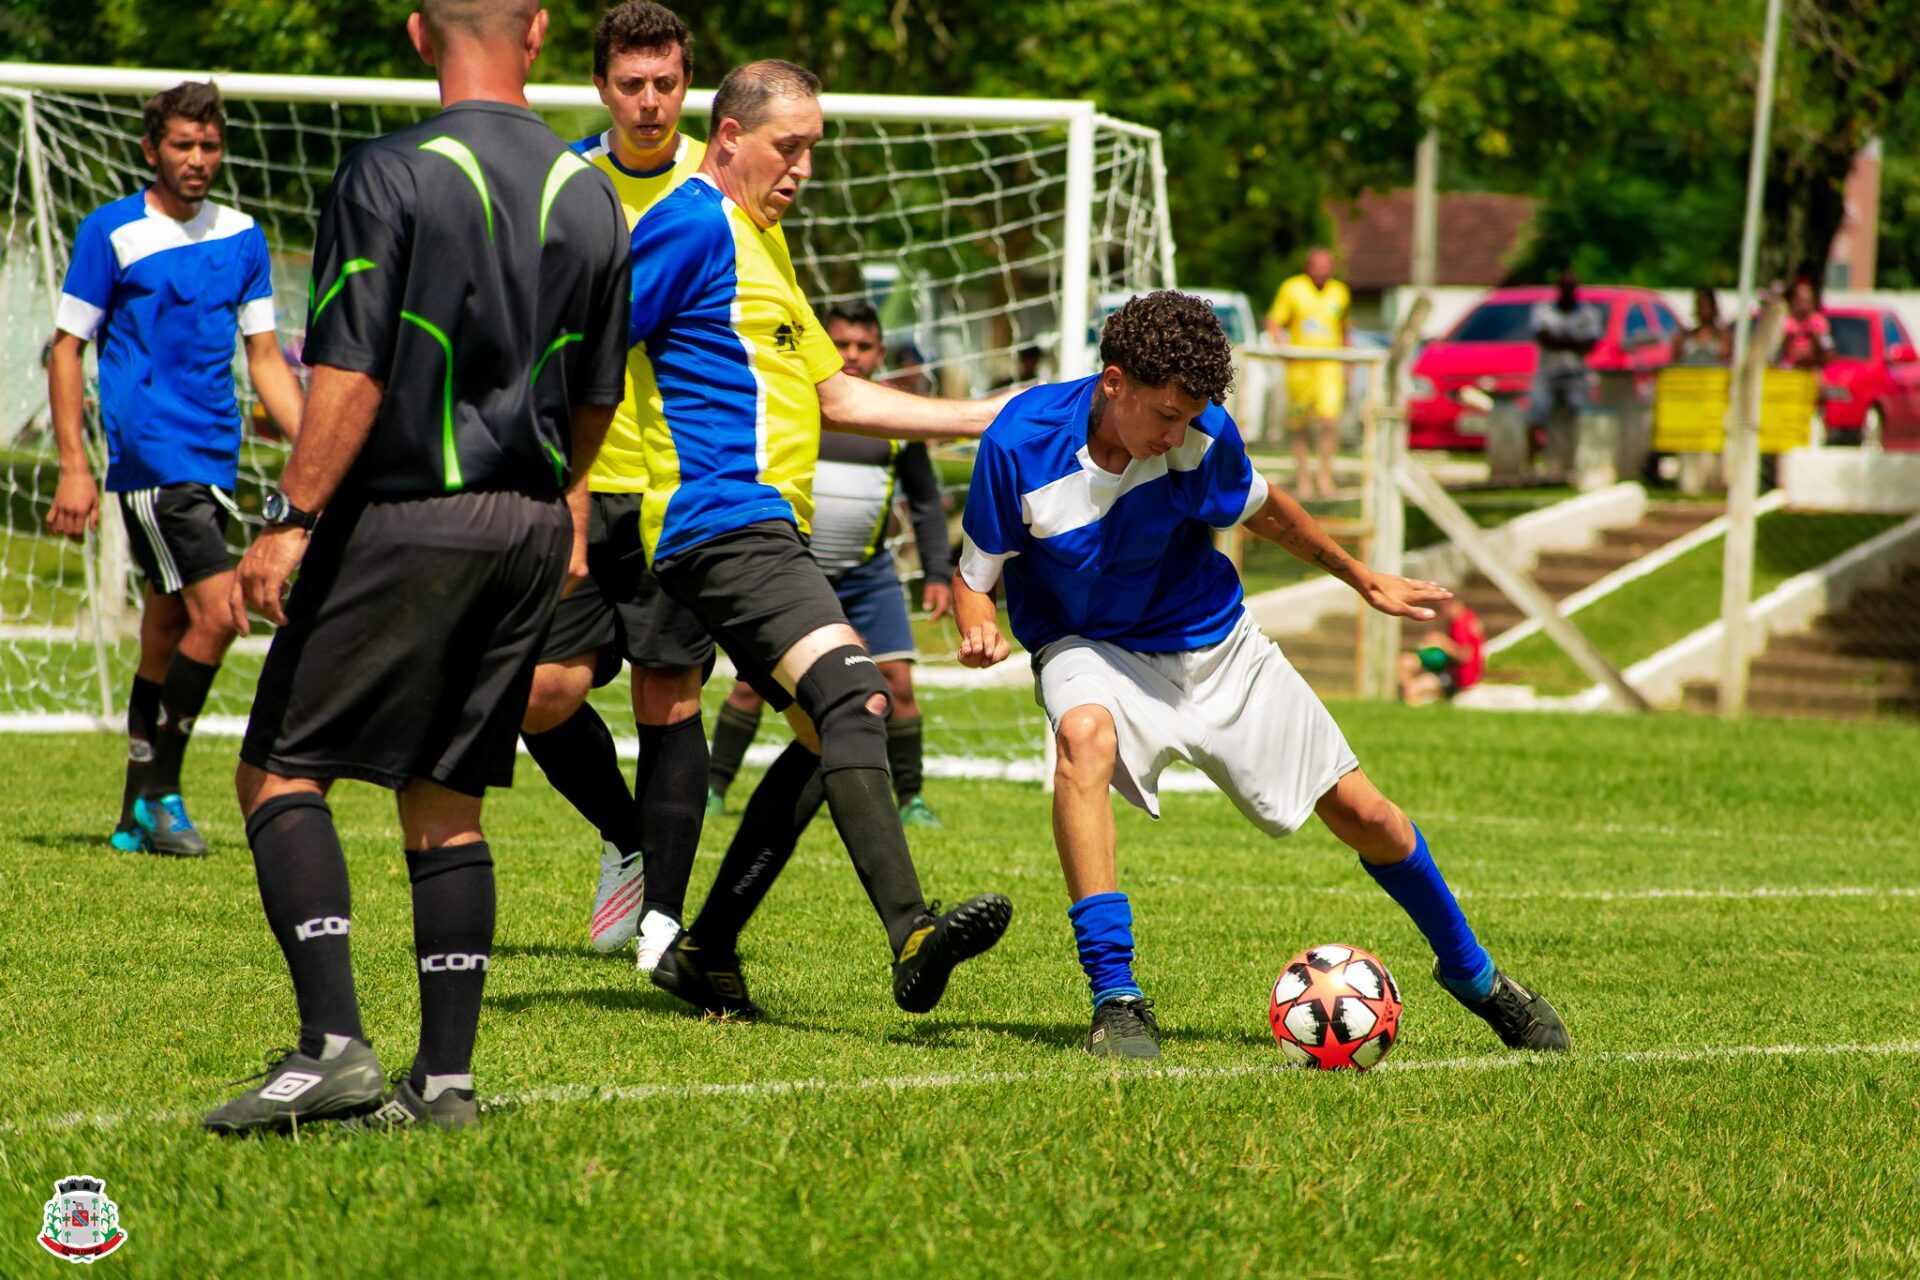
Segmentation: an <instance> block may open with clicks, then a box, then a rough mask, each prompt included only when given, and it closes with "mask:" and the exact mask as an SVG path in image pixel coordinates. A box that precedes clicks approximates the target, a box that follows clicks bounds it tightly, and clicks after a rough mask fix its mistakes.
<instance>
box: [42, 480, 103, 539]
mask: <svg viewBox="0 0 1920 1280" xmlns="http://www.w3.org/2000/svg"><path fill="white" fill-rule="evenodd" d="M47 527H48V528H49V529H51V530H53V531H54V532H55V533H57V534H60V535H62V536H64V537H68V538H72V539H73V540H74V541H76V542H78V541H79V540H80V539H81V538H83V537H85V536H86V533H87V530H89V529H98V528H99V527H100V490H99V489H98V488H96V487H95V486H94V483H93V477H92V476H90V475H88V474H87V473H86V472H84V471H62V472H61V473H60V483H59V484H57V485H55V486H54V489H53V510H51V511H49V512H47Z"/></svg>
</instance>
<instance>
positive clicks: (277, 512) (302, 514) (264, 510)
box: [260, 489, 320, 533]
mask: <svg viewBox="0 0 1920 1280" xmlns="http://www.w3.org/2000/svg"><path fill="white" fill-rule="evenodd" d="M260 514H262V515H263V516H265V517H266V518H267V527H268V528H273V527H276V526H278V525H286V524H290V525H294V526H295V527H297V528H300V529H304V530H305V531H306V532H308V533H312V532H313V526H314V525H316V524H319V523H320V517H319V516H317V515H315V514H313V512H311V511H302V510H301V509H300V508H298V507H296V506H294V505H293V504H292V503H291V502H288V501H287V495H286V494H284V493H282V492H280V491H279V490H278V489H274V490H271V491H270V492H269V493H268V494H267V501H266V504H265V505H264V506H262V507H261V509H260Z"/></svg>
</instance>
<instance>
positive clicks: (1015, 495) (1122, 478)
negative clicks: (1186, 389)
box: [960, 376, 1267, 653]
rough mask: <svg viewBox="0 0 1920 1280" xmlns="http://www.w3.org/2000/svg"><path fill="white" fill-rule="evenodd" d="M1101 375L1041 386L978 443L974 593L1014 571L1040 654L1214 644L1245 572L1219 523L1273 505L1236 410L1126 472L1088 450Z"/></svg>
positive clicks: (971, 498) (1229, 619) (970, 576)
mask: <svg viewBox="0 0 1920 1280" xmlns="http://www.w3.org/2000/svg"><path fill="white" fill-rule="evenodd" d="M1098 383H1099V378H1098V376H1094V377H1089V378H1082V379H1080V380H1079V381H1076V382H1064V383H1058V384H1055V385H1052V386H1044V387H1035V388H1034V389H1033V390H1031V391H1026V392H1023V393H1022V394H1020V395H1018V396H1016V397H1015V398H1014V399H1013V400H1011V401H1010V402H1008V404H1007V405H1006V407H1005V408H1003V409H1002V410H1001V411H1000V414H999V416H998V417H996V418H995V419H994V421H993V425H992V426H991V427H989V428H988V429H987V433H986V435H984V436H983V437H981V440H980V453H979V456H978V458H977V459H976V460H975V462H974V469H973V481H972V485H971V487H970V489H969V490H968V494H967V507H966V512H965V513H964V515H963V516H962V518H961V527H962V529H963V530H964V531H965V533H966V549H965V553H964V555H963V557H962V559H961V564H960V573H961V575H962V576H963V577H964V578H965V579H966V582H967V585H968V586H970V587H972V588H973V589H974V590H975V591H990V590H992V589H993V587H994V586H995V584H997V583H998V582H999V581H1000V580H1001V579H1002V578H1003V577H1004V578H1005V579H1006V584H1007V607H1008V610H1009V613H1010V614H1011V618H1012V622H1013V634H1014V635H1015V636H1016V637H1017V638H1018V639H1019V641H1020V643H1021V644H1023V645H1025V646H1026V648H1027V649H1028V651H1029V652H1034V653H1037V652H1039V650H1040V649H1041V648H1042V647H1044V646H1045V645H1048V644H1051V643H1052V642H1053V641H1055V640H1060V639H1064V638H1065V637H1067V636H1082V637H1085V638H1086V639H1089V640H1105V641H1109V642H1111V643H1113V644H1116V645H1119V646H1121V647H1122V648H1126V649H1132V650H1136V651H1138V652H1141V653H1172V652H1178V651H1182V650H1188V649H1199V648H1202V647H1204V646H1206V645H1210V644H1216V643H1218V642H1219V641H1220V640H1222V639H1224V638H1226V636H1227V635H1228V633H1230V632H1231V631H1232V630H1233V627H1234V624H1235V622H1236V621H1237V620H1238V619H1239V617H1240V614H1241V608H1240V601H1241V590H1240V576H1239V574H1238V573H1236V572H1235V571H1234V568H1233V563H1232V562H1231V561H1229V560H1228V559H1227V558H1226V557H1225V556H1223V555H1221V554H1220V553H1219V552H1218V551H1216V550H1214V547H1213V532H1214V530H1216V529H1230V528H1232V527H1233V526H1235V525H1237V524H1239V523H1241V522H1242V521H1244V520H1246V519H1247V518H1249V517H1250V516H1252V515H1253V514H1254V513H1255V512H1256V511H1258V510H1259V509H1260V507H1261V505H1262V504H1263V503H1265V502H1266V500H1267V482H1266V480H1265V479H1264V478H1263V477H1261V476H1260V475H1259V474H1258V473H1257V472H1256V471H1255V470H1254V468H1253V463H1252V461H1251V460H1250V459H1249V458H1248V457H1247V449H1246V445H1245V443H1244V442H1242V440H1241V439H1240V430H1239V428H1238V427H1236V426H1235V425H1234V422H1233V419H1232V418H1231V417H1230V416H1229V415H1228V414H1227V411H1226V410H1225V409H1223V408H1221V407H1220V406H1219V405H1208V406H1207V408H1206V410H1205V411H1204V412H1202V413H1201V414H1200V416H1199V417H1198V418H1196V419H1194V421H1193V424H1192V425H1191V426H1189V427H1188V428H1187V437H1186V440H1185V441H1184V442H1182V444H1181V445H1180V447H1179V448H1177V449H1175V450H1173V451H1171V452H1169V453H1167V454H1164V455H1162V456H1160V457H1157V458H1133V459H1130V460H1129V461H1128V463H1127V467H1126V470H1125V471H1123V472H1120V473H1119V474H1115V473H1113V472H1111V471H1107V470H1105V469H1103V468H1102V467H1100V466H1099V465H1098V464H1096V463H1095V462H1094V460H1093V457H1092V454H1091V453H1090V452H1089V451H1088V448H1087V429H1088V413H1089V410H1090V409H1091V407H1092V404H1093V396H1094V393H1095V388H1096V386H1097V385H1098Z"/></svg>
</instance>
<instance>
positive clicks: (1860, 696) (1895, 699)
mask: <svg viewBox="0 0 1920 1280" xmlns="http://www.w3.org/2000/svg"><path fill="white" fill-rule="evenodd" d="M1719 697H1720V687H1719V685H1718V684H1717V683H1716V682H1714V681H1711V680H1689V681H1688V682H1687V685H1686V689H1685V693H1684V696H1683V701H1682V705H1683V706H1685V707H1686V708H1687V709H1688V710H1690V711H1706V712H1711V711H1714V710H1716V709H1718V706H1719ZM1747 710H1748V711H1749V712H1750V713H1751V714H1753V715H1760V716H1783V717H1808V718H1818V719H1828V720H1864V719H1869V718H1872V717H1875V716H1889V717H1899V718H1903V719H1911V718H1914V717H1920V692H1915V691H1913V690H1879V689H1850V688H1847V687H1845V686H1843V685H1827V684H1808V683H1806V682H1804V681H1799V680H1780V679H1772V678H1769V679H1759V678H1755V679H1753V680H1751V681H1749V682H1748V685H1747Z"/></svg>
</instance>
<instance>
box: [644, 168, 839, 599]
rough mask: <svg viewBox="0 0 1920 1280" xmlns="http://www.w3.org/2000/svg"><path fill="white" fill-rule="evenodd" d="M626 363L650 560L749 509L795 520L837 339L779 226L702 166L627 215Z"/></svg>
mask: <svg viewBox="0 0 1920 1280" xmlns="http://www.w3.org/2000/svg"><path fill="white" fill-rule="evenodd" d="M631 250H632V260H633V304H632V315H631V318H630V324H629V334H628V337H629V340H630V341H631V342H632V344H633V349H632V351H631V353H630V354H629V356H628V360H627V369H628V372H629V373H630V374H631V375H632V383H631V385H632V388H633V390H632V392H631V393H630V394H631V395H632V397H633V400H634V406H635V409H636V411H637V412H636V416H637V417H638V419H639V422H640V445H641V449H642V451H643V453H644V454H645V456H646V471H647V483H646V495H647V496H646V498H645V500H644V501H643V503H642V505H641V508H640V535H641V537H642V539H643V540H644V541H645V544H646V548H647V556H648V559H649V561H652V560H659V559H665V558H666V557H668V556H671V555H674V554H675V553H677V552H680V551H685V550H686V549H687V548H688V547H692V546H697V545H699V544H700V543H702V542H705V541H706V540H708V539H709V538H715V537H718V536H719V535H721V534H723V533H728V532H731V531H732V530H734V529H740V528H744V527H746V526H747V525H749V524H753V523H755V522H757V521H761V520H786V521H790V522H792V523H793V524H795V525H797V526H799V529H800V532H802V533H806V532H807V531H808V527H809V526H808V521H809V518H810V517H811V516H812V514H813V471H814V463H815V461H816V460H817V458H818V457H819V453H820V394H819V392H818V391H817V390H816V388H817V387H818V385H819V384H820V383H822V382H825V381H826V380H827V379H828V378H831V377H832V376H833V375H834V374H836V373H839V372H840V353H839V352H838V351H836V350H834V346H833V343H832V342H830V341H828V339H827V331H826V329H825V328H824V327H823V326H822V325H821V324H820V321H819V320H818V319H817V318H816V317H815V316H814V314H813V308H812V307H811V306H810V305H809V304H808V302H807V298H806V294H804V293H803V292H801V289H800V285H799V282H798V281H797V280H796V279H795V278H794V273H793V260H792V259H791V258H790V257H789V256H788V255H787V241H786V237H785V236H784V235H783V234H782V233H781V231H780V228H779V226H778V225H777V224H776V225H775V226H772V227H766V228H762V227H760V226H758V225H756V224H755V223H754V221H753V220H752V219H751V218H749V217H748V216H747V215H746V212H745V211H744V210H742V209H740V208H739V207H738V206H737V205H735V204H734V203H733V201H731V200H729V199H727V198H726V197H725V196H724V195H722V194H720V190H719V188H718V187H716V186H715V185H714V184H713V181H712V180H711V179H710V178H708V177H707V176H706V175H705V174H695V175H694V176H693V177H691V178H689V179H688V180H687V181H685V182H683V183H681V184H680V185H679V186H678V187H675V188H674V189H673V191H672V193H671V194H669V195H667V196H665V197H664V198H662V199H661V200H660V202H659V203H657V204H655V205H654V206H653V207H652V208H651V209H649V210H647V212H646V214H645V215H644V216H643V217H641V219H640V221H639V222H638V223H636V224H635V225H634V228H633V236H632V239H631Z"/></svg>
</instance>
